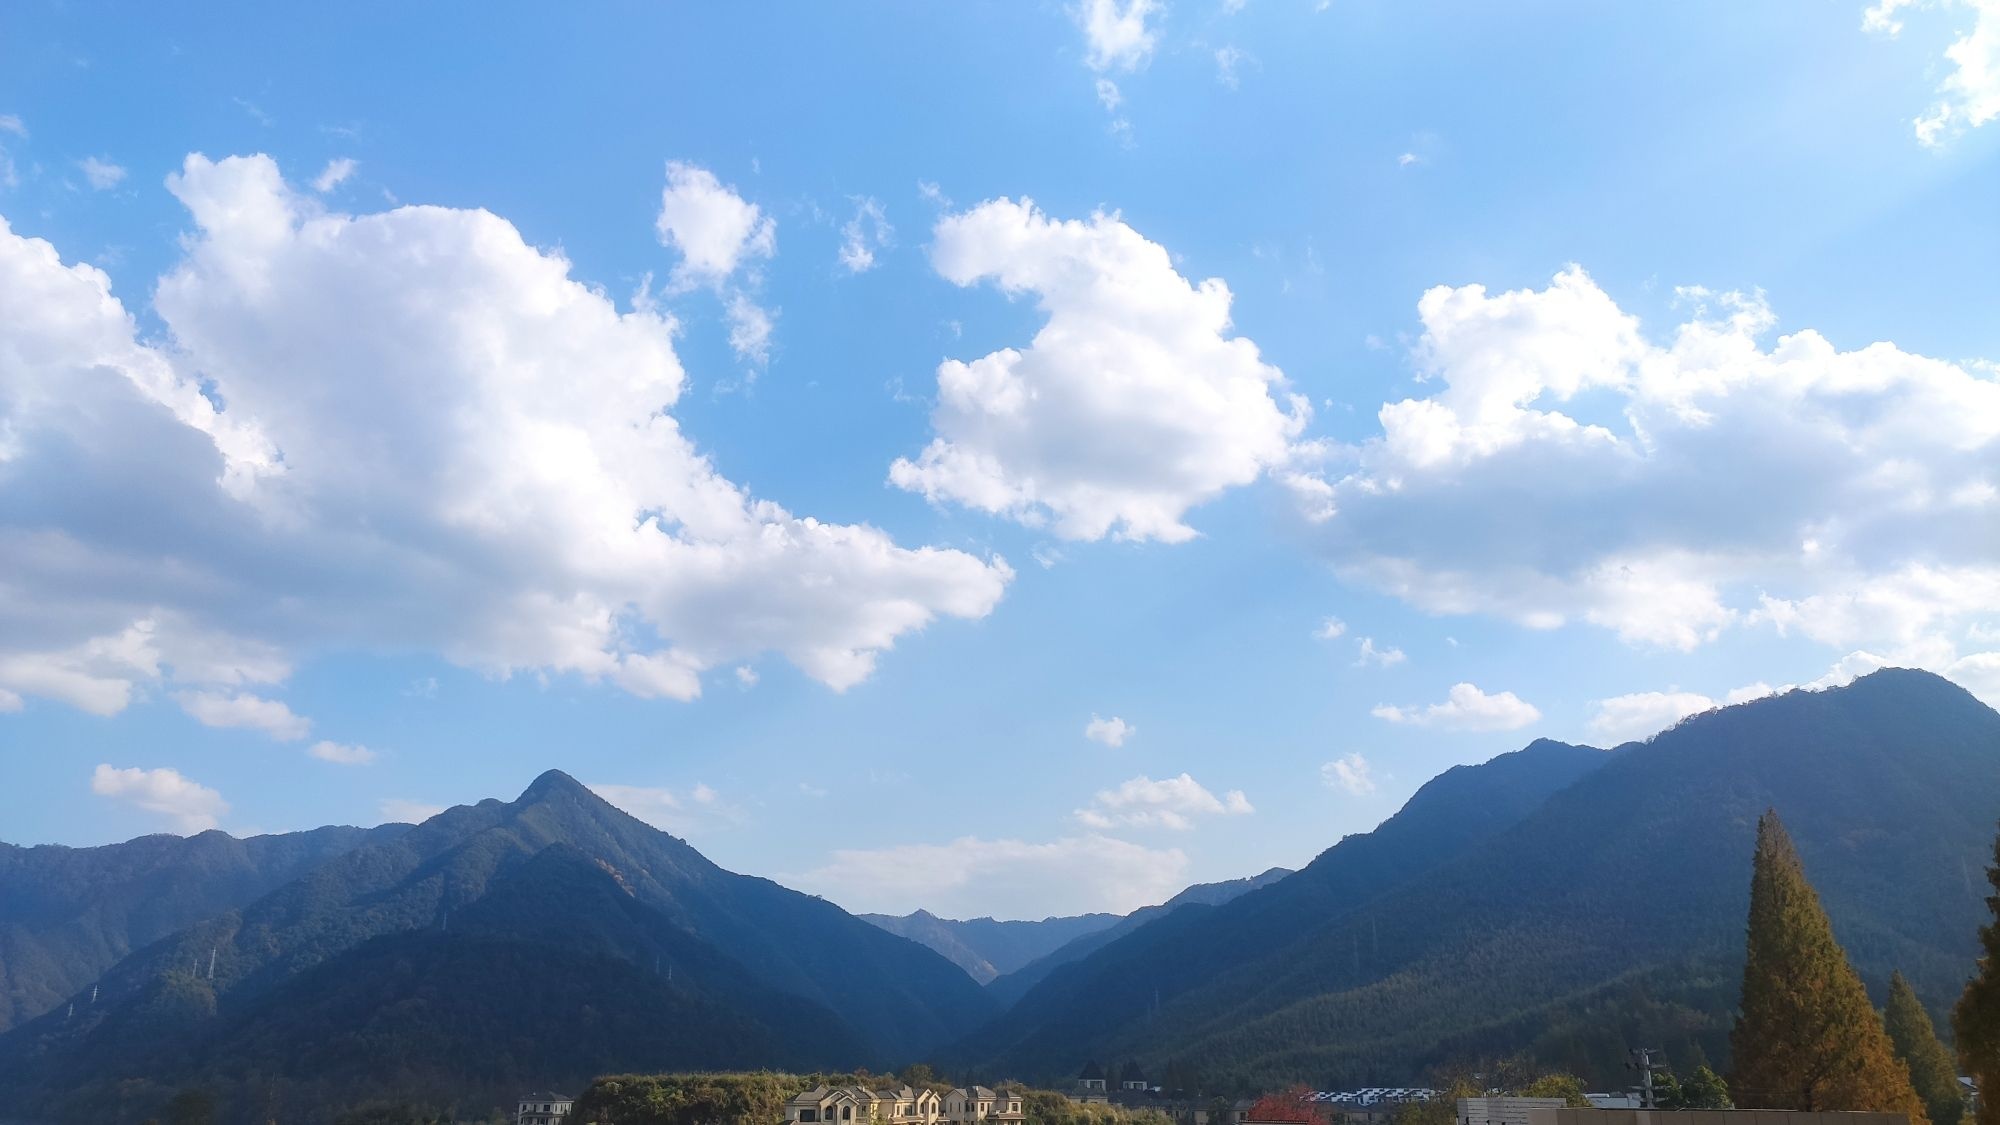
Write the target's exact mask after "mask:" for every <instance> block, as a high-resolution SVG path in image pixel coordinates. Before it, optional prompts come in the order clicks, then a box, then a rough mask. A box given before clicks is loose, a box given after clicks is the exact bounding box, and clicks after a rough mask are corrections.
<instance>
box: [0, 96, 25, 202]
mask: <svg viewBox="0 0 2000 1125" xmlns="http://www.w3.org/2000/svg"><path fill="white" fill-rule="evenodd" d="M0 133H6V134H10V135H12V136H16V137H20V138H21V139H23V140H26V139H27V136H28V127H27V126H26V125H24V124H22V123H21V119H20V118H19V117H16V116H15V115H13V114H11V113H0ZM20 182H21V177H20V174H19V173H18V172H17V171H16V170H15V168H14V156H13V154H12V153H11V152H9V151H8V150H7V146H6V145H0V187H13V186H15V185H17V184H19V183H20Z"/></svg>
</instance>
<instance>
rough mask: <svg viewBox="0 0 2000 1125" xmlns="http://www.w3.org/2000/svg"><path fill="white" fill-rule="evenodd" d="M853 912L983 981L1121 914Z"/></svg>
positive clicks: (1093, 930) (1118, 918) (1113, 923)
mask: <svg viewBox="0 0 2000 1125" xmlns="http://www.w3.org/2000/svg"><path fill="white" fill-rule="evenodd" d="M855 917H857V918H860V919H861V920H862V921H864V922H868V923H870V924H872V925H876V926H880V927H881V928H882V929H885V930H887V931H889V932H890V933H892V934H896V935H899V936H901V937H906V938H909V939H910V940H911V941H914V942H917V943H918V944H920V945H925V946H928V947H930V948H931V949H934V950H936V951H937V952H938V953H940V954H942V955H943V956H944V958H945V959H946V960H948V961H950V962H951V963H952V964H954V965H957V966H958V967H959V968H961V969H964V970H965V972H966V975H968V976H970V977H971V978H972V979H973V980H976V981H978V982H979V983H980V984H985V983H987V982H988V981H991V980H992V979H993V978H994V977H997V976H1000V975H1002V974H1004V973H1011V972H1013V971H1014V970H1016V969H1019V968H1020V967H1021V966H1023V965H1026V964H1028V963H1029V962H1030V961H1033V960H1035V959H1037V958H1039V957H1041V956H1043V955H1045V954H1047V953H1049V952H1051V951H1053V950H1056V949H1059V948H1061V947H1062V946H1064V945H1067V944H1068V943H1069V942H1070V941H1072V940H1073V939H1076V938H1080V937H1083V936H1085V935H1086V934H1094V933H1098V932H1099V931H1102V930H1106V929H1110V928H1111V927H1113V926H1116V925H1117V924H1118V923H1119V922H1120V921H1122V920H1123V919H1122V918H1121V916H1119V915H1117V914H1075V915H1070V916H1068V917H1061V918H1043V919H1042V920H1040V921H1038V922H1037V921H1000V920H999V919H995V918H967V919H964V920H960V919H956V918H940V917H938V916H937V915H935V914H932V913H931V912H930V911H928V910H919V911H917V912H916V913H914V914H904V915H902V916H900V917H898V916H896V915H893V914H857V915H855Z"/></svg>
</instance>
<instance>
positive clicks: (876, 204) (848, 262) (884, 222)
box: [840, 197, 896, 273]
mask: <svg viewBox="0 0 2000 1125" xmlns="http://www.w3.org/2000/svg"><path fill="white" fill-rule="evenodd" d="M895 236H896V229H895V228H894V227H892V226H890V225H889V217H888V215H887V214H886V213H885V212H884V211H883V210H882V201H881V200H879V199H875V198H872V197H868V198H861V199H856V200H855V201H854V217H853V218H851V219H849V220H847V224H846V225H845V226H843V227H841V228H840V264H841V265H843V266H846V267H847V272H849V273H865V272H867V271H869V270H871V269H874V268H875V255H876V254H877V253H878V252H879V251H881V250H883V249H885V248H887V247H889V246H892V245H894V239H895Z"/></svg>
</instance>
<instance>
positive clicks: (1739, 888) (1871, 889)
mask: <svg viewBox="0 0 2000 1125" xmlns="http://www.w3.org/2000/svg"><path fill="white" fill-rule="evenodd" d="M1551 747H1556V744H1549V743H1537V744H1536V745H1535V746H1531V747H1530V748H1529V749H1528V750H1527V751H1522V752H1521V754H1524V755H1530V759H1531V760H1532V759H1547V761H1546V762H1544V761H1535V762H1534V764H1535V765H1536V766H1538V767H1539V766H1540V765H1543V764H1558V763H1560V762H1562V761H1564V760H1570V759H1573V756H1574V755H1575V754H1576V753H1588V754H1591V755H1595V758H1596V763H1597V764H1596V765H1595V767H1594V768H1589V769H1584V770H1581V771H1578V772H1576V774H1575V776H1574V777H1572V778H1571V779H1569V780H1568V781H1567V783H1564V784H1556V785H1551V784H1549V783H1550V782H1554V781H1560V780H1561V776H1560V773H1557V774H1555V775H1553V776H1550V775H1543V776H1540V777H1532V776H1530V777H1522V778H1516V779H1514V780H1515V781H1520V782H1525V784H1519V785H1509V784H1504V783H1502V781H1501V779H1500V778H1499V777H1497V776H1495V775H1493V774H1492V773H1491V771H1492V769H1493V768H1494V767H1495V766H1500V765H1503V764H1505V763H1507V761H1508V759H1507V758H1506V757H1503V758H1502V759H1496V760H1495V762H1492V763H1488V764H1487V765H1486V766H1479V767H1470V769H1469V770H1467V771H1466V772H1464V773H1461V772H1460V771H1453V772H1452V773H1448V774H1446V775H1444V776H1443V777H1440V778H1438V779H1437V780H1435V781H1433V782H1432V783H1431V784H1430V785H1427V786H1426V787H1425V789H1424V790H1422V791H1419V793H1418V795H1417V797H1414V798H1412V800H1411V802H1410V804H1409V805H1407V806H1405V808H1404V810H1403V811H1402V812H1400V813H1398V814H1397V816H1396V817H1393V818H1391V819H1390V820H1389V821H1388V822H1385V823H1384V825H1383V826H1382V827H1381V828H1378V829H1377V830H1376V831H1375V832H1373V833H1369V834H1367V835H1365V836H1360V837H1350V838H1349V839H1348V840H1344V841H1342V842H1341V843H1340V844H1338V845H1336V846H1335V847H1334V848H1332V849H1329V850H1328V851H1327V852H1326V853H1324V854H1323V855H1322V856H1320V858H1319V859H1317V860H1315V861H1314V862H1313V864H1311V865H1309V866H1308V867H1306V868H1305V869H1304V870H1303V871H1301V872H1300V873H1299V874H1298V875H1295V876H1293V877H1291V878H1289V879H1284V880H1281V881H1279V882H1278V883H1276V884H1274V885H1272V886H1271V887H1267V888H1265V889H1264V890H1263V891H1260V892H1257V893H1254V894H1250V895H1245V896H1243V897H1242V898H1240V899H1238V900H1236V901H1235V902H1232V903H1229V904H1227V905H1224V906H1221V907H1216V908H1209V909H1201V908H1190V909H1185V910H1181V911H1177V912H1175V913H1174V914H1173V915H1171V916H1169V917H1168V918H1166V919H1163V920H1161V921H1159V922H1156V923H1154V924H1152V925H1148V926H1144V927H1142V928H1140V929H1139V930H1137V931H1135V932H1134V933H1132V934H1130V935H1127V936H1126V937H1125V938H1123V939H1120V940H1118V941H1115V942H1112V943H1111V944H1109V945H1107V946H1106V947H1104V948H1103V949H1100V950H1098V951H1097V952H1096V953H1094V954H1092V955H1091V956H1089V957H1086V958H1084V959H1083V960H1081V961H1079V962H1077V963H1076V964H1073V965H1070V966H1065V967H1064V968H1062V969H1060V970H1058V971H1057V972H1056V973H1053V974H1051V975H1050V976H1049V978H1048V979H1047V980H1046V981H1044V982H1043V983H1042V984H1041V985H1040V986H1038V987H1037V988H1035V989H1033V990H1031V991H1030V992H1029V993H1028V995H1026V996H1024V997H1023V998H1022V999H1021V1001H1020V1002H1019V1003H1018V1004H1017V1005H1015V1006H1014V1007H1013V1008H1012V1009H1011V1010H1009V1011H1007V1012H1006V1013H1005V1014H1003V1015H1002V1016H1001V1017H999V1018H998V1019H997V1020H995V1021H994V1022H993V1023H992V1024H990V1025H989V1026H988V1027H986V1028H983V1029H981V1030H980V1031H979V1032H977V1033H975V1034H974V1035H973V1036H972V1037H970V1038H968V1040H967V1041H966V1042H965V1043H963V1044H961V1046H960V1048H959V1051H958V1056H959V1057H960V1059H961V1060H962V1061H964V1062H966V1063H968V1064H972V1065H980V1066H987V1067H991V1068H993V1069H995V1070H998V1071H1000V1072H1004V1073H1010V1074H1020V1075H1024V1076H1056V1075H1060V1074H1063V1073H1065V1072H1067V1071H1068V1070H1070V1069H1072V1068H1073V1067H1074V1066H1075V1065H1077V1064H1076V1060H1077V1059H1079V1058H1088V1057H1098V1058H1106V1057H1109V1058H1128V1057H1129V1058H1134V1059H1137V1060H1139V1061H1140V1062H1141V1063H1143V1064H1145V1065H1146V1067H1147V1068H1148V1071H1149V1073H1151V1072H1156V1071H1158V1072H1164V1071H1166V1070H1168V1069H1172V1068H1181V1069H1186V1068H1194V1069H1197V1070H1203V1069H1205V1070H1207V1071H1208V1072H1210V1073H1221V1074H1228V1075H1232V1076H1238V1077H1243V1078H1246V1079H1248V1080H1250V1081H1253V1082H1256V1083H1260V1084H1265V1085H1276V1084H1282V1083H1284V1082H1289V1081H1294V1080H1305V1081H1313V1082H1317V1083H1325V1084H1334V1085H1348V1084H1352V1085H1370V1084H1396V1083H1398V1082H1402V1081H1407V1080H1409V1079H1411V1078H1413V1077H1415V1076H1419V1075H1421V1074H1423V1073H1424V1071H1425V1069H1426V1068H1427V1067H1430V1066H1433V1065H1437V1064H1441V1063H1446V1062H1453V1061H1456V1062H1460V1063H1464V1062H1468V1061H1470V1060H1476V1059H1478V1058H1481V1057H1486V1058H1491V1057H1500V1056H1504V1055H1508V1054H1513V1053H1516V1052H1526V1053H1528V1054H1530V1055H1532V1056H1533V1057H1534V1058H1536V1060H1537V1061H1538V1062H1540V1063H1541V1064H1543V1065H1547V1066H1551V1067H1557V1068H1562V1069H1569V1070H1574V1071H1577V1072H1579V1073H1581V1074H1583V1075H1584V1076H1585V1078H1586V1079H1589V1080H1597V1081H1616V1080H1617V1076H1618V1074H1619V1066H1620V1064H1621V1063H1622V1061H1623V1052H1624V1048H1625V1047H1626V1046H1629V1045H1631V1043H1634V1042H1640V1041H1644V1042H1646V1043H1648V1044H1649V1045H1653V1046H1664V1047H1665V1048H1666V1049H1667V1051H1668V1053H1669V1057H1670V1058H1698V1057H1705V1058H1707V1059H1708V1060H1710V1061H1712V1062H1714V1063H1716V1064H1717V1065H1724V1066H1726V1062H1727V1051H1728V1042H1727V1039H1728V1036H1727V1031H1728V1026H1729V1018H1730V1017H1729V1012H1730V1010H1731V1008H1732V1007H1733V1005H1734V1003H1735V987H1736V975H1737V974H1738V973H1739V972H1740V964H1741V956H1742V953H1741V942H1742V927H1743V918H1744V911H1745V909H1746V904H1747V900H1748V886H1749V857H1750V849H1751V842H1752V837H1753V834H1754V829H1755V823H1756V818H1757V815H1758V814H1759V813H1761V812H1762V811H1763V810H1764V809H1765V808H1767V807H1775V808H1777V809H1778V811H1779V812H1780V813H1781V814H1782V815H1783V816H1784V818H1785V822H1786V824H1787V826H1788V827H1789V828H1790V830H1791V833H1792V836H1793V839H1794V841H1795V842H1796V843H1797V845H1798V847H1799V851H1800V853H1801V855H1802V856H1803V858H1804V861H1805V865H1806V870H1807V873H1808V875H1809V876H1810V877H1811V878H1812V880H1813V882H1814V884H1815V885H1816V886H1817V887H1818V889H1819V891H1820V894H1821V897H1822V899H1823V901H1824V902H1825V904H1826V906H1827V909H1828V913H1829V915H1830V916H1831V917H1832V919H1833V923H1834V927H1835V930H1836V932H1837V933H1838V935H1839V937H1840V939H1841V941H1842V942H1843V944H1844V945H1845V947H1846V949H1847V951H1848V954H1849V955H1850V957H1851V958H1852V959H1853V960H1854V962H1855V964H1856V965H1857V967H1858V968H1860V970H1861V971H1862V974H1863V976H1864V978H1866V979H1868V980H1869V981H1870V982H1871V983H1873V984H1875V985H1877V986H1879V985H1880V984H1881V983H1882V982H1883V981H1884V980H1886V978H1887V976H1888V973H1889V971H1890V970H1891V969H1901V970H1902V971H1903V972H1904V974H1905V975H1906V976H1908V977H1909V978H1910V979H1911V981H1912V982H1913V984H1915V986H1916V988H1917V991H1918V993H1919V995H1920V996H1922V997H1923V998H1924V999H1925V1000H1926V1001H1927V1002H1928V1003H1929V1004H1930V1005H1931V1006H1932V1007H1933V1010H1941V1009H1942V1008H1943V1006H1944V1004H1945V1002H1946V1001H1947V1000H1948V999H1949V997H1951V996H1953V995H1955V993H1956V990H1957V988H1958V987H1959V986H1960V984H1962V982H1963V980H1964V978H1965V976H1966V974H1967V973H1968V972H1969V971H1970V969H1971V966H1972V963H1973V958H1974V955H1975V935H1976V933H1977V928H1978V925H1979V924H1980V922H1981V920H1982V918H1983V916H1984V904H1983V901H1982V899H1981V895H1980V890H1979V884H1978V879H1977V873H1978V872H1979V870H1980V869H1981V868H1982V867H1983V866H1984V864H1985V863H1986V861H1987V859H1988V858H1989V857H1990V849H1991V847H1992V840H1993V825H1994V822H1995V820H1996V818H2000V714H1996V713H1995V712H1994V711H1993V710H1992V709H1990V708H1988V707H1986V706H1985V705H1984V704H1981V703H1980V702H1979V701H1978V700H1976V699H1974V698H1973V697H1972V696H1971V695H1970V694H1968V693H1967V692H1965V691H1964V690H1963V689H1961V688H1959V687H1957V686H1956V685H1954V684H1951V683H1950V682H1948V681H1945V680H1943V679H1941V678H1939V677H1936V676H1933V675H1930V674H1928V673H1924V672H1915V671H1909V670H1901V669H1888V670H1884V671H1880V672H1876V673H1874V674H1872V675H1869V676H1866V677H1863V678H1862V679H1859V680H1857V681H1855V682H1854V683H1853V684H1851V685H1849V686H1847V687H1844V688H1837V689H1829V690H1825V691H1817V692H1814V691H1794V692H1790V693H1787V694H1784V695H1780V696H1774V697H1768V698H1765V699H1761V700H1756V701H1753V702H1750V703H1745V704H1740V705H1737V706H1734V707H1729V708H1724V709H1721V710H1717V711H1711V712H1708V713H1706V714H1702V715H1698V716H1695V717H1692V718H1689V719H1687V720H1684V721H1683V722H1681V723H1680V724H1678V725H1677V726H1675V727H1674V728H1672V729H1670V730H1667V731H1665V732H1662V733H1661V734H1659V735H1658V736H1656V737H1654V738H1653V739H1651V740H1650V741H1647V742H1643V743H1631V744H1627V745H1625V746H1622V747H1619V748H1618V749H1617V750H1616V751H1614V752H1611V753H1609V754H1605V753H1601V752H1597V751H1577V750H1576V748H1562V747H1556V751H1557V752H1556V754H1555V755H1553V757H1551V756H1550V755H1549V754H1548V753H1547V751H1548V749H1549V748H1551ZM1538 750H1539V751H1541V752H1540V753H1537V751H1538ZM1516 761H1517V763H1518V761H1519V759H1516ZM1529 772H1530V773H1534V772H1537V771H1529ZM1454 774H1458V775H1459V777H1460V778H1462V779H1470V778H1473V777H1478V778H1480V779H1481V780H1482V781H1483V782H1486V783H1488V784H1484V785H1482V787H1481V789H1482V791H1484V792H1488V793H1498V794H1504V793H1505V792H1507V791H1508V790H1509V789H1512V790H1513V792H1514V796H1515V797H1516V798H1518V799H1507V798H1504V797H1503V798H1502V799H1501V801H1500V802H1499V803H1500V804H1501V805H1503V806H1505V807H1495V808H1486V807H1484V806H1487V805H1489V804H1491V803H1492V802H1491V801H1489V800H1488V799H1487V798H1485V797H1475V795H1472V794H1467V795H1466V796H1469V797H1475V799H1471V800H1455V801H1444V802H1439V801H1437V800H1435V798H1438V797H1441V796H1443V795H1444V794H1442V793H1441V792H1438V791H1437V790H1436V788H1435V787H1441V786H1446V785H1449V784H1450V783H1451V781H1452V779H1453V777H1454ZM1426 806H1435V807H1432V808H1428V809H1427V808H1426ZM1439 813H1442V814H1446V815H1444V816H1442V817H1440V816H1438V815H1434V814H1439ZM1481 814H1490V815H1488V816H1487V817H1486V823H1485V824H1483V825H1465V826H1460V827H1461V828H1468V827H1469V828H1472V829H1473V830H1472V831H1458V830H1455V829H1454V828H1453V826H1452V824H1451V823H1450V819H1451V817H1452V816H1456V815H1481ZM1413 818H1414V820H1413ZM1418 822H1427V824H1420V823H1418ZM1419 828H1421V830H1420V831H1419V830H1418V829H1419ZM1453 835H1456V837H1457V839H1456V843H1455V845H1454V844H1453V842H1452V839H1451V838H1452V836H1453ZM1399 836H1400V837H1401V840H1400V843H1399V844H1397V845H1396V846H1394V847H1393V848H1391V847H1389V844H1390V841H1391V840H1392V838H1396V837H1399ZM1385 849H1386V851H1385ZM1370 851H1376V852H1385V854H1378V855H1374V856H1367V855H1364V854H1363V853H1364V852H1370ZM1419 851H1423V852H1427V853H1428V857H1429V858H1428V862H1413V860H1414V859H1415V857H1416V854H1417V853H1418V852H1419ZM1385 865H1386V866H1387V867H1395V868H1400V870H1388V869H1385Z"/></svg>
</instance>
